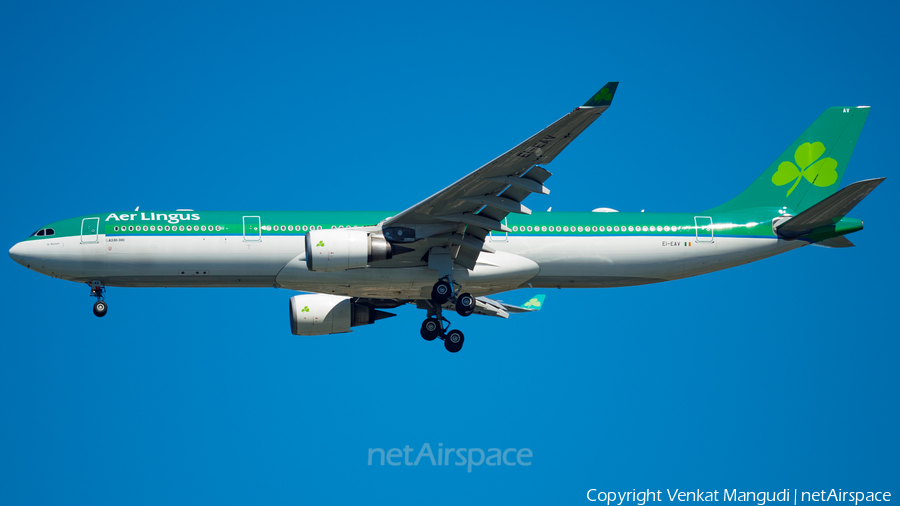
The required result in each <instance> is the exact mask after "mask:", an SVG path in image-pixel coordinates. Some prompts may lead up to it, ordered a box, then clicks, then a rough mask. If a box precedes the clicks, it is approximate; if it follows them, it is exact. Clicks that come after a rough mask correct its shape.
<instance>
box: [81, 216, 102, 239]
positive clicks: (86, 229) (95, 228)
mask: <svg viewBox="0 0 900 506" xmlns="http://www.w3.org/2000/svg"><path fill="white" fill-rule="evenodd" d="M99 238H100V218H85V219H83V220H81V244H89V243H95V242H97V241H98V240H99Z"/></svg>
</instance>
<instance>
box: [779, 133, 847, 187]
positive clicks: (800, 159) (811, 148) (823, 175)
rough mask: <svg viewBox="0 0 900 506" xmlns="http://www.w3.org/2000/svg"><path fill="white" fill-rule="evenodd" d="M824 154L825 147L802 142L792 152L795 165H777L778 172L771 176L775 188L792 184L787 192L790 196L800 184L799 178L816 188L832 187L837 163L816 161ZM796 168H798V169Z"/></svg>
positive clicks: (835, 176)
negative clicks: (804, 179) (803, 178)
mask: <svg viewBox="0 0 900 506" xmlns="http://www.w3.org/2000/svg"><path fill="white" fill-rule="evenodd" d="M824 152H825V145H824V144H822V143H821V142H813V143H809V142H804V143H803V144H801V145H800V146H798V147H797V151H795V152H794V161H795V162H797V165H794V164H793V163H791V162H781V164H780V165H778V172H776V173H775V174H773V175H772V182H773V183H775V185H776V186H784V185H786V184H788V183H790V182H793V183H794V185H793V186H791V189H790V190H788V192H787V194H788V195H790V194H791V192H792V191H794V188H796V187H797V184H798V183H800V177H801V176H802V177H805V178H806V180H807V181H809V182H810V183H812V184H814V185H816V186H821V187H824V186H831V185H833V184H834V183H836V182H837V179H838V173H837V170H835V169H837V165H838V163H837V160H835V159H834V158H830V157H826V158H822V159H821V160H818V161H816V160H817V159H818V158H819V157H820V156H822V153H824ZM813 162H816V163H813ZM797 167H799V169H798V168H797Z"/></svg>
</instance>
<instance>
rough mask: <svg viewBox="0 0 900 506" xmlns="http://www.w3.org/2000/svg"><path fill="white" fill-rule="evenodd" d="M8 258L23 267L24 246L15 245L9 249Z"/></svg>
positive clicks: (20, 244)
mask: <svg viewBox="0 0 900 506" xmlns="http://www.w3.org/2000/svg"><path fill="white" fill-rule="evenodd" d="M9 257H10V258H12V259H13V260H15V261H16V262H17V263H19V264H21V265H25V246H24V245H23V244H22V243H20V242H19V243H16V244H15V245H14V246H13V247H12V248H9Z"/></svg>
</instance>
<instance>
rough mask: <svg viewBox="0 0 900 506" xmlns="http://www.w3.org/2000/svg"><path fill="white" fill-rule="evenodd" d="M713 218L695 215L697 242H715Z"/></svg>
mask: <svg viewBox="0 0 900 506" xmlns="http://www.w3.org/2000/svg"><path fill="white" fill-rule="evenodd" d="M712 224H713V223H712V218H711V217H709V216H694V225H695V229H696V231H697V242H698V243H700V242H713V226H712Z"/></svg>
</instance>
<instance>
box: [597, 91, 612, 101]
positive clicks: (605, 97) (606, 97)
mask: <svg viewBox="0 0 900 506" xmlns="http://www.w3.org/2000/svg"><path fill="white" fill-rule="evenodd" d="M594 100H595V101H597V102H604V101H605V102H609V101H610V100H612V93H610V92H609V88H603V89H601V90H600V91H598V92H597V94H596V95H594Z"/></svg>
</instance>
